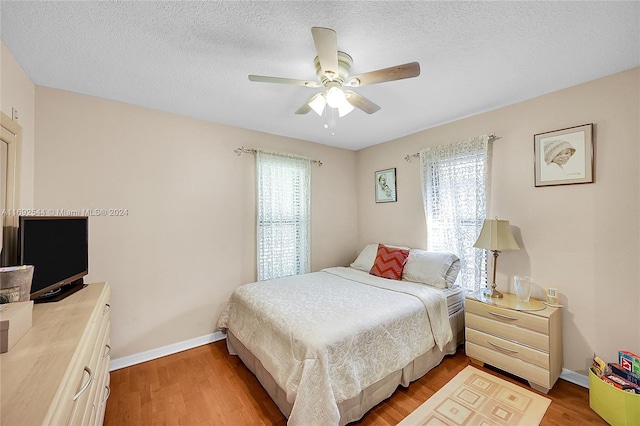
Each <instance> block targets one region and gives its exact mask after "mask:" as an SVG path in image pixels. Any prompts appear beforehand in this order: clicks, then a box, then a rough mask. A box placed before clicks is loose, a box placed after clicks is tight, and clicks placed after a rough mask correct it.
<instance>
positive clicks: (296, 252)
mask: <svg viewBox="0 0 640 426" xmlns="http://www.w3.org/2000/svg"><path fill="white" fill-rule="evenodd" d="M256 177H257V184H256V187H257V197H258V200H257V204H258V244H257V245H258V280H259V281H262V280H268V279H272V278H278V277H284V276H288V275H296V274H305V273H307V272H309V271H310V255H309V252H310V249H309V246H310V242H309V239H310V222H311V220H310V213H311V209H310V207H311V195H310V194H311V160H310V159H308V158H303V157H297V156H293V155H287V154H276V153H268V152H262V151H256Z"/></svg>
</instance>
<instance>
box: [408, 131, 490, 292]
mask: <svg viewBox="0 0 640 426" xmlns="http://www.w3.org/2000/svg"><path fill="white" fill-rule="evenodd" d="M488 139H489V138H488V137H487V136H480V137H477V138H471V139H469V140H466V141H461V142H458V143H454V144H450V145H440V146H438V147H435V148H428V149H425V150H423V151H422V152H420V171H421V177H422V195H423V200H424V208H425V216H426V220H427V247H428V249H429V250H433V251H449V252H452V253H455V254H456V255H457V256H458V257H459V258H460V273H459V275H458V280H457V283H458V284H459V285H460V286H462V287H463V288H466V289H467V290H470V291H475V290H478V289H480V288H481V287H485V286H486V282H487V251H486V250H480V249H476V248H474V247H473V245H474V244H475V242H476V239H477V238H478V235H479V234H480V230H481V229H482V224H483V222H484V219H485V217H486V206H487V200H486V194H487V188H486V186H487V185H486V180H487V179H486V177H487V175H488V173H487V167H488V165H487V163H488V162H487V152H488V151H487V147H488Z"/></svg>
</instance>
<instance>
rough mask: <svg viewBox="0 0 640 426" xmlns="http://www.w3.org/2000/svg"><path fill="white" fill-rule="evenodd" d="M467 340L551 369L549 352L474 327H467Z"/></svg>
mask: <svg viewBox="0 0 640 426" xmlns="http://www.w3.org/2000/svg"><path fill="white" fill-rule="evenodd" d="M466 340H467V342H471V343H475V344H477V345H479V346H482V347H484V348H487V349H491V350H495V351H498V352H502V353H503V354H505V355H507V356H510V357H513V358H517V359H519V360H522V361H525V362H528V363H531V364H533V365H537V366H538V367H541V368H544V369H545V370H548V369H549V354H548V353H547V352H542V351H538V350H536V349H532V348H530V347H528V346H522V345H519V344H517V343H514V342H512V341H509V340H504V339H500V338H499V337H496V336H492V335H491V334H486V333H483V332H481V331H478V330H474V329H472V328H467V331H466Z"/></svg>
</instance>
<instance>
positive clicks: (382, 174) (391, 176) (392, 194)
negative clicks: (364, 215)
mask: <svg viewBox="0 0 640 426" xmlns="http://www.w3.org/2000/svg"><path fill="white" fill-rule="evenodd" d="M375 177H376V203H393V202H395V201H398V199H397V198H396V169H395V168H393V169H386V170H378V171H377V172H376V173H375Z"/></svg>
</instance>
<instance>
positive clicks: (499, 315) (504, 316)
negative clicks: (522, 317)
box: [487, 311, 518, 321]
mask: <svg viewBox="0 0 640 426" xmlns="http://www.w3.org/2000/svg"><path fill="white" fill-rule="evenodd" d="M487 312H489V313H490V314H491V315H493V316H494V317H498V318H502V319H507V320H511V321H516V320H517V319H518V318H514V317H510V316H509V315H503V314H498V313H496V312H491V311H487Z"/></svg>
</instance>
